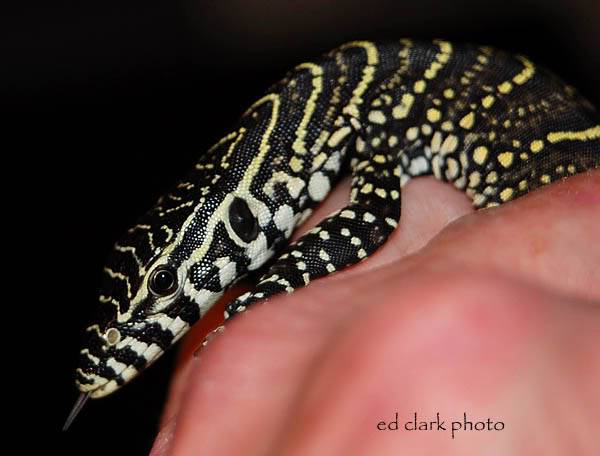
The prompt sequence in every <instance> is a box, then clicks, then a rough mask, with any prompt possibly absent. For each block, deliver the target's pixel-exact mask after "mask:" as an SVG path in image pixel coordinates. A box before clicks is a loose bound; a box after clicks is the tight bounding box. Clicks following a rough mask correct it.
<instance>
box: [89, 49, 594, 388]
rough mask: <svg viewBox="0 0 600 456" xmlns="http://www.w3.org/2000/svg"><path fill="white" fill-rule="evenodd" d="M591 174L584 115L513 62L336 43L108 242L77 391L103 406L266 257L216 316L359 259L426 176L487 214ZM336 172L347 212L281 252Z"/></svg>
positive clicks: (489, 52)
mask: <svg viewBox="0 0 600 456" xmlns="http://www.w3.org/2000/svg"><path fill="white" fill-rule="evenodd" d="M598 167H600V119H599V116H598V113H597V112H596V110H595V109H594V107H593V106H592V105H591V104H589V103H588V102H587V101H585V100H584V99H583V98H582V97H580V96H579V95H578V93H577V92H576V90H575V89H573V88H572V87H569V86H567V85H565V83H563V82H562V81H561V80H560V79H558V78H557V77H556V76H554V75H552V74H550V73H549V72H547V71H546V70H544V69H542V68H539V67H537V66H535V65H533V64H532V63H531V62H529V60H527V59H526V58H524V57H520V56H513V55H510V54H507V53H504V52H501V51H497V50H495V49H491V48H487V47H478V46H470V45H456V44H450V43H447V42H442V41H434V42H412V41H410V40H401V41H399V42H395V43H387V44H373V43H369V42H354V43H348V44H346V45H344V46H341V47H340V48H338V49H336V50H334V51H332V52H331V53H329V54H327V55H326V56H324V57H323V58H322V59H321V60H319V61H318V62H317V63H316V64H302V65H300V66H298V67H297V68H295V69H294V70H293V71H291V72H290V73H289V74H288V75H287V77H286V78H285V79H284V80H283V81H281V82H280V83H278V84H277V85H275V86H273V87H272V88H271V89H270V90H269V91H268V92H267V94H266V95H265V96H264V97H263V98H261V99H260V100H259V101H258V102H257V103H255V104H254V105H253V106H252V107H251V108H250V109H249V110H248V111H247V112H246V113H245V114H244V115H243V116H242V118H241V119H240V121H239V123H238V125H236V126H235V127H234V128H233V129H232V130H231V133H230V134H228V135H226V136H225V137H224V138H223V139H222V140H221V141H219V142H218V143H217V144H216V145H215V146H214V147H213V148H212V149H211V150H210V151H209V152H208V153H207V154H205V155H204V156H203V157H202V158H201V160H200V161H199V162H198V164H197V165H196V167H195V169H193V170H192V171H191V172H190V173H189V175H188V176H187V177H185V178H184V179H183V180H182V181H181V182H180V183H178V184H177V185H176V186H175V187H174V188H173V190H172V191H171V193H169V194H167V195H165V196H164V197H163V198H161V199H160V200H159V202H158V203H157V205H156V206H155V207H154V208H153V209H152V210H151V211H150V212H148V213H147V214H146V215H145V216H144V217H143V218H142V219H141V220H140V222H139V223H138V225H136V226H135V227H133V228H131V229H130V230H129V231H128V232H127V233H126V235H125V236H124V237H123V238H122V239H121V240H120V241H119V242H118V243H117V244H116V246H115V249H114V251H113V252H112V255H111V257H110V260H109V261H108V263H107V266H106V268H105V277H106V280H105V284H104V286H103V288H102V290H101V296H100V312H99V317H98V320H97V323H96V324H95V325H93V326H90V327H89V328H88V329H87V336H88V342H87V344H86V346H85V348H84V349H83V350H82V351H81V365H80V368H79V369H78V370H77V385H78V387H79V389H80V390H81V391H82V392H83V393H88V394H89V395H90V396H91V397H102V396H105V395H107V394H109V393H111V392H112V391H114V390H115V389H117V388H118V387H119V386H120V385H122V384H123V383H125V382H127V381H129V380H130V379H132V378H134V377H135V376H137V374H138V373H139V372H140V371H141V370H143V369H144V368H145V367H147V365H149V364H150V363H151V362H153V361H154V360H155V359H156V358H157V357H158V356H160V354H162V352H163V351H164V350H166V349H167V348H168V347H170V346H171V345H172V344H173V343H174V342H175V341H176V340H177V339H178V338H179V337H181V336H182V335H183V334H184V333H185V332H186V330H187V329H188V328H189V326H190V325H192V324H193V323H194V322H196V321H197V320H198V319H200V318H201V317H202V316H203V315H204V314H205V313H206V312H207V310H208V309H209V308H210V306H211V305H212V304H213V303H214V302H216V301H217V299H218V298H219V297H220V296H221V295H222V293H223V291H224V290H225V289H226V288H228V287H230V286H231V285H232V284H233V283H235V282H236V281H237V280H238V279H240V278H241V277H243V276H244V275H245V274H246V273H248V272H249V271H254V270H259V269H260V268H261V266H263V265H264V264H265V262H266V261H267V260H268V259H269V258H271V257H273V256H277V255H279V257H278V259H277V260H276V261H275V262H274V263H273V264H272V266H271V267H270V268H269V270H267V271H265V273H264V275H263V276H262V278H261V280H260V282H259V283H258V285H257V286H256V287H255V289H254V290H253V291H252V292H250V293H247V294H245V295H243V296H241V297H239V298H238V299H237V300H235V301H234V302H232V303H230V304H229V306H228V307H227V311H226V318H230V317H232V316H233V315H235V314H237V313H239V312H241V311H243V310H245V309H246V308H247V307H248V306H249V305H250V304H252V303H253V302H255V301H256V300H259V299H264V298H267V297H270V296H272V295H274V294H277V293H281V292H284V291H285V292H291V291H293V290H294V289H296V288H298V287H302V286H304V285H306V284H308V283H309V282H310V281H312V280H314V279H315V278H317V277H321V276H324V275H327V274H329V273H331V272H334V271H336V270H340V269H343V268H344V267H346V266H349V265H352V264H355V263H357V262H358V261H360V260H362V259H364V258H367V257H368V256H369V255H371V254H372V253H373V252H374V251H375V250H377V248H379V247H380V246H381V245H382V244H383V243H384V242H385V241H386V239H387V238H388V236H389V235H390V233H392V231H393V230H394V229H395V227H396V226H397V222H398V220H399V218H400V189H401V187H402V186H403V185H404V184H406V182H408V181H409V180H410V179H411V178H413V177H417V176H424V175H429V174H433V175H434V176H436V177H437V178H438V179H440V180H442V181H446V182H450V183H452V184H454V185H455V186H456V187H458V188H459V189H462V190H464V191H465V192H466V194H467V195H469V196H470V197H471V198H472V199H473V202H474V205H475V206H476V207H477V208H484V207H491V206H495V205H498V204H501V203H504V202H507V201H510V200H512V199H514V198H517V197H519V196H521V195H524V194H526V193H528V192H529V191H531V190H533V189H535V188H537V187H540V186H542V185H545V184H548V183H550V182H552V181H555V180H558V179H562V178H564V177H568V176H569V175H573V174H575V173H580V172H584V171H587V170H590V169H592V168H598ZM347 173H351V174H352V176H353V179H352V193H351V201H350V203H349V205H348V206H347V207H346V208H345V209H343V210H341V211H338V212H336V213H335V214H332V215H331V216H330V217H328V218H327V219H325V220H324V221H322V222H321V224H320V225H319V226H318V227H317V228H315V229H313V230H312V231H311V232H309V233H307V234H306V235H305V236H303V237H302V238H301V239H300V240H298V241H297V242H295V243H293V244H291V245H289V242H288V239H289V237H290V236H291V234H292V231H293V230H294V228H295V227H297V226H298V225H299V224H300V223H301V222H302V220H304V219H305V217H306V216H308V215H309V214H310V211H311V208H313V207H314V206H315V205H317V204H318V203H319V202H320V201H322V200H323V199H324V198H325V197H326V196H327V194H328V193H329V191H330V189H331V188H332V187H333V186H335V184H336V183H337V181H338V180H339V179H340V178H341V177H342V176H344V175H346V174H347ZM232 204H233V205H232ZM157 271H162V272H161V274H163V273H164V274H166V276H165V275H163V276H161V278H162V282H161V280H157V279H156V276H157V274H158V273H157ZM164 271H166V272H164ZM169 274H171V275H172V276H171V278H172V279H173V281H172V282H173V283H170V281H169V280H170V279H169V277H170V276H169ZM165 277H166V278H165ZM157 283H158V284H162V285H161V286H162V287H163V288H164V289H163V290H162V291H161V292H159V293H156V292H153V291H151V290H150V288H153V289H154V291H156V290H155V288H157V287H158V288H160V287H159V286H158V285H156V284H157ZM167 285H170V286H167Z"/></svg>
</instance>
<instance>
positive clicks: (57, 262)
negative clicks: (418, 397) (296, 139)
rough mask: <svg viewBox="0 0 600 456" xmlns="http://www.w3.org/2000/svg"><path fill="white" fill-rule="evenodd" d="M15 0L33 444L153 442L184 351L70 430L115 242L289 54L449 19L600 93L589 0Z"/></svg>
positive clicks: (7, 164)
mask: <svg viewBox="0 0 600 456" xmlns="http://www.w3.org/2000/svg"><path fill="white" fill-rule="evenodd" d="M15 5H16V4H14V5H13V6H12V7H10V6H9V11H7V12H6V13H5V14H3V15H2V18H3V21H4V22H6V23H5V24H3V25H2V26H1V27H0V52H1V54H0V58H1V63H2V65H1V67H0V100H1V107H0V109H2V110H3V111H5V114H6V116H3V117H4V119H5V120H3V121H2V124H1V125H2V127H1V132H2V137H3V141H2V144H3V147H2V152H3V158H4V173H3V177H4V179H3V185H4V187H5V197H4V198H3V199H4V201H3V202H4V205H3V206H4V208H5V210H4V211H3V213H4V214H5V215H4V217H3V218H4V220H5V224H4V225H5V226H4V228H5V229H6V228H7V227H8V231H9V236H8V237H6V238H5V239H8V242H5V245H4V247H5V250H8V251H9V254H12V256H13V258H14V259H15V262H16V264H17V267H16V268H13V269H12V276H11V275H5V279H7V278H9V279H10V280H11V281H10V282H9V283H13V282H14V281H15V280H16V283H17V284H18V285H17V286H16V287H12V286H11V287H10V288H11V289H10V290H9V291H11V292H12V293H14V294H15V298H11V300H9V301H7V302H5V306H9V307H10V308H11V309H12V310H13V311H15V315H14V316H13V317H11V318H10V320H9V323H10V325H9V326H11V329H16V332H17V337H18V339H16V340H17V343H13V344H12V345H11V346H10V348H9V349H8V350H9V351H10V352H11V354H16V358H17V363H16V364H15V365H13V367H12V371H11V373H12V374H14V373H17V374H18V375H13V378H15V379H16V380H17V382H18V383H20V384H21V386H25V389H26V390H27V392H26V393H23V395H19V396H18V397H19V400H20V401H21V403H20V406H19V411H20V413H18V414H16V415H15V416H14V417H13V420H12V421H13V423H15V424H16V428H17V429H18V430H21V431H23V430H24V431H26V433H27V435H28V438H26V439H22V440H21V441H22V442H23V443H24V444H30V443H42V444H44V445H45V446H47V450H54V449H58V450H60V451H61V454H83V453H85V454H86V455H90V456H91V455H95V454H102V455H107V454H110V455H119V454H128V455H130V456H134V455H138V454H146V453H147V452H148V450H149V448H150V446H151V444H152V441H153V437H154V435H155V432H156V429H157V428H156V426H157V423H158V419H159V416H160V411H161V407H162V404H163V401H164V396H165V393H166V390H167V387H168V378H169V373H170V369H171V366H172V363H173V358H174V356H173V354H171V355H170V356H166V357H164V359H163V360H161V361H160V362H158V363H157V364H156V365H155V366H154V367H153V368H152V369H150V370H149V371H148V372H147V373H145V374H144V376H143V378H142V379H141V380H139V381H136V382H134V383H133V384H131V385H130V386H128V387H126V388H124V389H123V390H122V391H120V392H119V393H117V394H115V395H114V396H111V397H109V398H107V399H104V400H100V401H93V402H91V403H90V404H88V405H87V407H86V408H85V409H84V411H83V412H82V414H81V415H80V417H79V418H78V419H77V420H76V422H75V424H74V425H73V427H72V429H71V430H69V432H67V433H66V434H61V433H60V427H61V426H62V423H63V420H64V419H65V417H66V415H67V413H68V412H69V410H70V407H71V406H72V403H73V402H74V400H75V398H76V391H75V388H74V386H73V369H74V367H75V362H76V359H77V352H78V350H79V342H80V335H81V331H82V329H83V327H84V326H85V325H86V324H87V322H88V320H89V318H90V317H91V314H92V311H93V306H94V303H95V299H96V289H97V287H98V282H99V278H100V271H101V267H102V263H103V260H104V257H105V255H106V253H107V251H108V250H109V248H110V246H111V244H112V242H113V241H114V240H115V239H116V238H117V237H118V236H119V235H120V234H121V233H122V232H123V231H124V230H125V229H127V227H128V226H129V225H130V224H132V223H133V222H134V221H135V219H136V218H137V216H139V215H140V214H141V213H142V212H143V211H144V210H145V209H147V208H148V207H149V206H151V205H152V204H153V202H154V201H155V200H156V198H157V197H158V196H159V195H160V193H161V192H162V191H164V190H165V189H166V188H168V187H169V186H170V184H171V183H172V182H173V181H174V180H175V179H176V178H177V177H178V176H179V175H180V174H182V172H184V171H185V170H186V168H187V167H189V166H190V165H191V164H192V163H193V162H194V161H195V160H196V159H197V158H198V156H199V155H200V154H201V153H202V152H203V151H204V150H206V149H207V148H208V147H209V146H210V145H211V144H212V143H213V142H214V141H215V140H217V139H218V138H219V137H221V136H222V134H223V133H225V132H227V128H228V126H229V125H231V124H232V123H233V122H234V121H235V120H236V118H237V117H238V116H239V114H240V113H241V112H242V111H243V110H244V109H245V108H246V107H247V106H248V105H249V104H250V103H251V102H252V101H253V100H254V99H256V98H258V97H259V96H260V94H261V93H262V91H263V90H264V89H266V88H267V87H268V86H269V85H270V84H271V83H272V82H274V81H276V80H277V79H279V78H280V77H281V76H282V75H283V73H284V72H285V70H287V69H288V68H290V67H292V66H294V65H295V64H297V63H300V62H301V61H304V60H308V59H312V58H315V57H316V56H318V55H319V54H320V53H322V52H325V51H327V50H329V49H330V48H332V47H334V46H336V45H339V44H341V43H342V42H344V41H348V40H351V39H361V38H365V39H398V38H400V37H421V38H430V37H443V38H448V39H453V40H462V41H473V42H479V43H481V44H491V45H495V46H498V47H502V48H506V49H509V50H512V51H516V52H520V53H525V54H528V55H529V56H530V57H532V58H533V59H534V61H536V62H537V63H540V64H544V65H545V66H547V67H549V68H551V69H553V70H554V71H555V72H557V73H559V74H560V75H561V76H563V77H564V78H565V79H567V80H568V81H569V82H571V83H572V84H573V85H575V86H577V87H579V88H580V89H581V91H582V92H583V93H584V94H586V95H587V96H588V97H589V98H590V99H591V100H592V101H593V102H595V103H596V104H598V103H599V102H600V84H598V73H597V71H598V68H600V31H599V30H598V27H599V26H598V24H597V22H598V18H599V17H600V3H599V2H595V1H592V0H570V1H566V0H565V1H561V0H529V1H520V2H519V1H506V0H494V1H473V0H459V1H454V0H452V1H451V0H447V1H441V0H411V1H408V0H397V1H383V0H373V1H369V2H366V1H363V2H361V1H356V0H346V1H344V0H297V1H283V0H281V1H267V0H230V1H222V2H212V1H200V0H194V1H193V0H178V1H176V0H171V1H166V0H165V1H153V0H146V1H134V0H121V1H114V2H111V1H103V2H46V5H45V6H43V7H41V8H40V7H36V6H33V5H32V4H30V3H28V2H24V1H23V2H19V4H18V6H15ZM7 221H8V222H9V223H6V222H7ZM9 271H10V269H9ZM14 276H17V277H14ZM13 279H14V280H13ZM21 282H22V283H21ZM6 284H7V283H6V281H5V286H6ZM13 303H14V304H13ZM34 328H35V329H34ZM14 366H18V367H16V368H15V367H14ZM21 366H22V367H21ZM7 370H8V368H7V367H6V365H5V368H4V371H5V372H6V371H7ZM26 372H27V373H26ZM26 380H27V382H26ZM15 395H16V393H15ZM21 414H22V416H21ZM231 415H232V419H235V417H236V412H235V410H231ZM206 424H207V423H199V425H206ZM239 425H240V426H243V423H239ZM36 430H37V431H36ZM33 431H36V432H33ZM224 438H225V437H224Z"/></svg>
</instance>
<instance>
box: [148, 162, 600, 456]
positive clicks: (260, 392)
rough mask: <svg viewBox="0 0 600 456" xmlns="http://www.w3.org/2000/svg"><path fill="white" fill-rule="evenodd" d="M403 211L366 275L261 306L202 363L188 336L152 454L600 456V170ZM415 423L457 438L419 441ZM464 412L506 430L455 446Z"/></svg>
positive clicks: (421, 188) (330, 205) (429, 184)
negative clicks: (432, 423)
mask: <svg viewBox="0 0 600 456" xmlns="http://www.w3.org/2000/svg"><path fill="white" fill-rule="evenodd" d="M347 193H348V184H347V182H346V183H344V184H342V185H341V186H339V187H338V188H337V189H336V191H335V192H334V193H333V194H332V195H331V197H330V198H328V200H327V201H326V203H324V204H323V206H322V207H321V208H320V209H319V210H318V211H317V212H316V213H315V215H314V216H313V217H312V219H311V220H309V222H308V223H307V225H306V226H305V227H303V230H305V229H306V228H308V227H309V226H310V225H314V224H315V223H317V222H318V221H319V220H321V219H322V218H324V216H325V215H326V214H328V213H329V212H331V211H332V210H334V209H335V208H337V207H340V206H342V205H343V204H344V201H345V199H346V198H347ZM402 205H403V209H402V218H401V222H400V225H399V229H398V230H396V231H395V233H394V234H393V235H392V237H391V238H390V240H389V241H388V242H387V243H386V244H385V246H384V247H383V248H382V249H381V250H380V251H379V252H378V253H377V254H375V255H374V256H372V257H370V258H369V259H368V260H367V261H365V262H364V263H361V264H359V265H358V266H356V267H353V268H350V269H348V270H346V271H343V272H340V273H338V274H335V275H333V276H330V277H328V278H324V279H321V280H318V281H315V282H314V283H312V284H311V285H310V286H309V287H307V288H306V289H303V290H298V291H297V292H295V293H294V294H292V295H289V296H281V297H277V298H273V299H271V300H270V301H269V302H267V303H266V304H262V305H261V304H257V305H256V306H254V307H253V308H251V309H249V310H248V311H247V312H246V313H245V314H242V315H240V316H239V317H237V318H235V319H234V320H233V321H231V322H230V324H228V326H227V328H226V330H225V332H224V333H223V334H219V335H217V336H215V337H214V338H213V339H212V340H211V342H210V343H209V344H208V346H207V347H205V348H203V349H202V350H201V351H200V352H199V354H198V356H196V357H194V356H191V353H192V351H193V350H192V349H193V348H196V347H197V346H198V345H199V342H198V339H197V337H196V338H195V339H193V338H188V339H187V340H186V342H185V343H184V346H183V354H182V356H181V363H180V366H179V367H178V369H177V370H176V373H175V376H174V379H173V383H172V388H171V392H170V397H169V400H168V403H167V405H166V408H165V412H164V418H163V422H162V423H161V430H160V432H159V434H158V437H157V439H156V441H155V444H154V448H153V451H152V455H166V454H169V455H176V456H187V455H199V454H206V455H212V454H218V455H239V454H244V455H285V456H288V455H290V456H291V455H294V456H295V455H302V456H305V455H338V454H340V455H342V454H343V455H377V456H380V455H398V454H410V455H417V454H437V453H438V452H439V454H450V455H452V454H457V455H458V454H460V455H465V454H478V455H479V454H486V455H488V454H489V455H492V454H493V455H496V454H544V455H554V454H556V455H559V454H561V455H562V454H574V455H577V454H600V439H599V438H598V422H599V421H600V388H599V386H598V385H600V356H598V354H599V353H600V237H599V235H600V171H599V170H597V171H594V172H591V173H587V174H584V175H580V176H575V177H573V178H572V179H570V180H568V181H566V182H559V183H555V184H552V185H550V186H548V187H546V188H544V189H541V190H538V191H536V192H533V193H531V194H530V195H528V196H526V197H523V198H520V199H519V200H516V201H513V202H511V203H508V204H505V205H503V206H501V207H499V208H494V209H491V210H485V211H479V212H476V213H473V212H474V211H473V209H472V208H471V205H470V202H469V201H468V199H467V198H466V197H465V196H464V195H463V194H462V193H460V192H458V191H456V190H454V189H453V188H452V187H450V186H449V185H447V184H442V183H440V182H437V181H436V180H435V179H433V178H420V179H415V180H414V181H412V182H410V183H409V184H408V185H407V186H406V187H405V188H404V189H403V192H402ZM452 221H453V222H452ZM450 222H452V223H450ZM238 292H239V290H238ZM215 307H216V309H214V312H212V315H211V316H210V318H209V319H208V323H205V326H206V325H209V326H210V325H211V324H212V326H213V327H214V326H215V325H216V324H217V321H218V314H219V313H220V312H221V311H222V306H215ZM395 412H398V413H399V426H400V429H399V430H398V431H390V430H385V431H382V430H378V429H377V425H378V423H380V422H381V421H386V422H389V421H391V420H393V419H394V414H395ZM414 412H417V413H418V415H419V417H420V418H419V419H423V420H427V421H429V420H431V419H433V420H435V415H436V412H439V413H440V416H441V419H445V420H446V428H448V430H447V431H435V430H434V431H421V432H415V431H412V432H408V431H406V430H405V429H403V426H404V422H406V421H409V420H411V419H412V418H413V413H414ZM464 412H466V413H467V414H468V416H469V418H473V421H474V422H475V421H480V420H481V421H485V420H487V419H488V418H490V419H491V420H492V421H494V422H497V421H502V422H503V423H504V430H501V431H487V430H486V431H480V432H476V431H472V432H465V431H462V432H461V431H458V432H457V433H455V438H454V439H452V438H451V433H450V429H449V428H450V423H451V421H454V420H459V421H460V420H462V418H463V413H464ZM434 429H435V427H434Z"/></svg>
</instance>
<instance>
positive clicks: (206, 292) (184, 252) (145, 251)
mask: <svg viewBox="0 0 600 456" xmlns="http://www.w3.org/2000/svg"><path fill="white" fill-rule="evenodd" d="M176 199H178V200H179V198H176ZM179 201H181V200H179ZM268 212H269V211H268V209H267V208H266V207H265V206H264V205H262V204H261V203H260V202H259V201H258V200H256V199H253V198H251V197H249V196H248V195H236V194H235V192H218V191H216V192H214V193H213V194H211V195H206V196H205V197H203V198H201V199H200V200H199V203H197V204H196V205H195V207H194V209H193V211H192V212H190V213H189V214H188V216H187V217H186V219H185V221H184V222H183V223H182V224H181V226H180V228H179V230H177V231H175V230H173V229H172V228H170V227H172V226H176V225H175V224H172V223H170V224H165V223H164V222H165V221H164V220H162V218H160V217H159V215H160V214H165V207H164V204H163V205H160V204H159V209H158V210H157V209H153V210H152V211H151V212H150V213H149V214H148V215H147V216H146V217H145V220H142V221H141V222H140V223H138V224H137V225H136V226H135V227H133V228H131V229H130V230H129V231H128V232H127V234H126V235H125V236H124V237H123V238H122V239H121V240H120V241H119V242H118V243H117V244H115V246H114V248H113V250H112V252H111V254H110V256H109V258H108V260H107V262H106V265H105V267H104V272H103V276H104V277H103V282H102V285H101V290H100V296H99V303H98V312H97V315H96V318H95V321H94V324H92V325H90V326H89V327H88V328H87V329H86V332H85V338H86V340H85V345H84V348H83V349H82V350H81V351H80V362H79V367H78V369H77V371H76V384H77V387H78V388H79V390H80V391H81V392H82V393H86V394H89V396H90V397H92V398H99V397H103V396H106V395H108V394H110V393H112V392H113V391H115V390H117V389H118V388H119V387H120V386H122V385H123V384H125V383H127V382H128V381H130V380H132V379H133V378H135V377H137V375H138V374H139V373H140V372H141V371H142V370H143V369H144V368H145V367H147V366H148V365H150V364H151V363H152V362H154V361H155V360H157V359H158V358H159V357H160V356H161V355H162V354H163V353H164V351H165V350H166V349H168V348H169V347H170V346H171V345H173V344H174V343H175V342H176V341H177V340H178V339H179V338H180V337H181V336H183V335H184V334H185V333H186V332H187V330H188V329H189V328H190V326H191V325H192V324H194V323H195V322H196V321H197V320H199V319H200V318H201V317H202V316H203V315H204V314H205V313H206V312H207V311H208V310H209V309H210V307H211V306H212V305H213V304H214V303H215V302H216V301H217V300H218V299H219V298H220V297H221V295H222V294H223V292H224V291H225V290H226V289H227V288H228V287H229V286H230V285H232V284H233V283H234V282H235V281H236V280H237V279H239V278H240V277H241V276H243V275H245V274H246V273H247V271H248V270H251V269H255V268H257V267H260V266H261V265H262V264H263V263H264V262H265V261H266V260H267V259H268V258H269V256H270V255H271V254H272V251H271V249H270V248H269V244H270V242H268V240H267V234H266V233H267V231H268V230H266V229H265V228H266V226H265V227H263V226H261V221H262V222H263V225H269V223H268V222H269V220H265V219H264V217H263V215H264V214H265V213H268ZM271 224H272V223H271Z"/></svg>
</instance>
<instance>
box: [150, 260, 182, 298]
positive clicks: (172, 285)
mask: <svg viewBox="0 0 600 456" xmlns="http://www.w3.org/2000/svg"><path fill="white" fill-rule="evenodd" d="M148 287H149V288H150V291H151V292H152V293H154V294H155V295H158V296H167V295H169V294H171V293H173V291H175V289H176V288H177V274H175V271H174V270H173V269H172V268H170V267H168V266H163V267H160V268H157V269H156V270H155V271H154V272H153V273H152V277H150V280H149V281H148Z"/></svg>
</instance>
